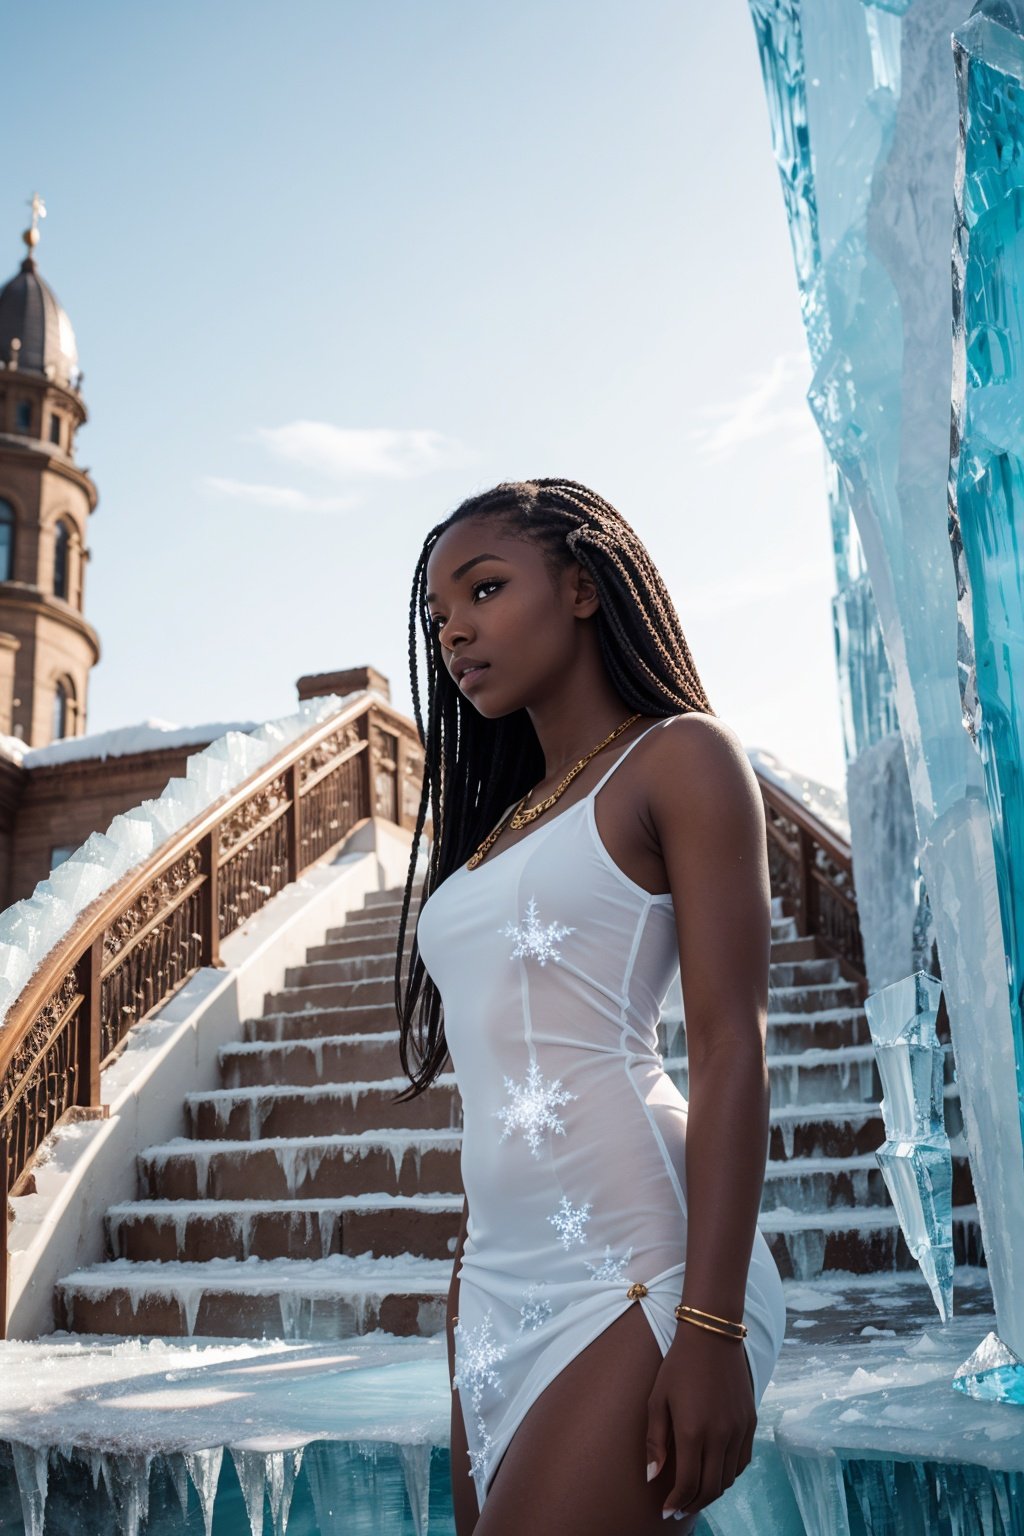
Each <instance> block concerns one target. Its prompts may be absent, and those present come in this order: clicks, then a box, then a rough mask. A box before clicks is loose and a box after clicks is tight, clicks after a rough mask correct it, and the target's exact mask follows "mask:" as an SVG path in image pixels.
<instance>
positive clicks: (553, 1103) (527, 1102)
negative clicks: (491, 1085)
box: [494, 1061, 576, 1157]
mask: <svg viewBox="0 0 1024 1536" xmlns="http://www.w3.org/2000/svg"><path fill="white" fill-rule="evenodd" d="M505 1090H506V1092H507V1093H508V1095H509V1099H510V1102H509V1103H508V1104H505V1105H504V1106H503V1107H502V1108H501V1109H496V1110H495V1111H494V1114H495V1115H497V1117H498V1118H499V1119H500V1120H503V1121H504V1122H505V1129H504V1130H503V1131H502V1133H501V1140H502V1141H505V1140H506V1139H507V1138H508V1137H509V1136H511V1135H512V1132H513V1131H516V1130H519V1131H522V1133H523V1135H524V1137H525V1138H526V1143H527V1145H528V1146H529V1148H530V1151H531V1152H532V1154H533V1156H534V1157H539V1156H540V1145H541V1140H542V1138H543V1133H544V1132H545V1131H554V1132H555V1134H556V1135H557V1136H564V1135H565V1124H564V1122H563V1121H562V1120H561V1119H560V1117H559V1116H558V1115H557V1114H556V1113H555V1110H556V1108H557V1106H558V1105H559V1104H566V1103H568V1101H569V1100H570V1099H574V1098H575V1097H576V1095H575V1094H574V1093H569V1092H568V1090H567V1089H565V1088H563V1087H562V1082H561V1079H560V1078H557V1077H556V1078H554V1079H552V1080H551V1081H548V1079H547V1078H545V1077H544V1075H543V1073H542V1072H541V1070H540V1067H539V1066H538V1065H537V1063H536V1062H535V1061H532V1062H531V1063H530V1067H529V1070H528V1072H527V1074H526V1076H525V1078H524V1079H523V1081H522V1082H521V1083H517V1082H516V1080H515V1079H514V1078H512V1077H506V1079H505Z"/></svg>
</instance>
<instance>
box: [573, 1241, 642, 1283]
mask: <svg viewBox="0 0 1024 1536" xmlns="http://www.w3.org/2000/svg"><path fill="white" fill-rule="evenodd" d="M632 1257H633V1249H632V1247H629V1248H627V1249H626V1251H625V1253H623V1254H620V1256H619V1257H618V1258H616V1257H615V1255H614V1254H613V1253H612V1250H611V1248H610V1247H609V1246H608V1245H607V1244H605V1250H604V1258H603V1259H602V1260H601V1262H600V1264H591V1263H590V1261H589V1260H588V1259H585V1260H584V1263H585V1264H586V1266H587V1268H588V1269H589V1270H590V1278H591V1280H625V1278H626V1270H627V1268H628V1266H629V1261H630V1259H631V1258H632Z"/></svg>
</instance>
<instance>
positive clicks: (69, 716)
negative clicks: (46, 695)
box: [53, 677, 75, 741]
mask: <svg viewBox="0 0 1024 1536" xmlns="http://www.w3.org/2000/svg"><path fill="white" fill-rule="evenodd" d="M74 697H75V693H74V688H73V687H72V685H71V683H70V681H69V680H68V679H67V678H66V677H59V678H58V679H57V682H56V684H55V685H54V690H53V740H54V741H63V740H64V738H65V736H67V735H69V734H70V728H71V722H72V720H73V718H74V715H73V708H72V707H73V704H74Z"/></svg>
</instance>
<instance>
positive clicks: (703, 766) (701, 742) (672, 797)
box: [645, 710, 761, 822]
mask: <svg viewBox="0 0 1024 1536" xmlns="http://www.w3.org/2000/svg"><path fill="white" fill-rule="evenodd" d="M645 746H647V747H648V749H649V751H648V755H647V763H648V765H649V773H648V775H646V777H647V780H648V789H649V794H650V803H651V810H652V813H653V814H654V817H655V820H657V819H658V814H659V810H660V811H661V813H662V814H663V815H669V816H671V817H672V819H673V820H674V821H676V822H691V821H693V820H703V819H704V818H707V817H712V818H714V819H718V818H719V817H721V816H723V815H729V814H731V813H735V812H736V811H738V810H742V809H743V807H744V806H747V807H749V806H751V805H752V804H753V803H755V802H756V805H757V807H758V808H759V809H760V807H761V792H760V789H759V787H758V783H757V775H756V774H755V773H754V770H753V768H752V766H751V763H750V758H749V756H748V755H747V750H746V748H745V747H744V745H743V743H742V741H741V740H740V738H739V736H738V734H737V733H736V731H735V730H734V729H733V727H732V726H731V725H729V724H728V723H727V722H726V721H724V720H722V719H720V718H719V716H718V715H709V714H705V713H703V712H702V711H699V710H692V711H690V712H689V713H687V714H682V715H672V716H670V717H668V719H666V721H665V723H664V729H662V730H654V731H651V732H650V734H649V738H648V741H647V742H645Z"/></svg>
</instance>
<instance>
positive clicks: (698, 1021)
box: [650, 715, 771, 1512]
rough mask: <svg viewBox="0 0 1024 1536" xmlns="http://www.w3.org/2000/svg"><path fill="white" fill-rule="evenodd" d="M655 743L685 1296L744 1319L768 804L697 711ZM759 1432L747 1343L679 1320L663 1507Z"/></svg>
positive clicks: (760, 1131)
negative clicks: (672, 923) (682, 1166)
mask: <svg viewBox="0 0 1024 1536" xmlns="http://www.w3.org/2000/svg"><path fill="white" fill-rule="evenodd" d="M657 735H658V736H659V737H660V738H661V741H660V742H659V747H660V748H661V752H660V753H659V756H658V761H657V763H656V765H655V767H654V770H653V772H652V785H651V792H650V808H651V817H652V820H653V822H654V825H655V828H656V830H657V833H658V837H659V840H660V844H661V848H662V853H663V856H664V859H665V866H666V870H667V873H668V878H669V884H670V886H671V888H672V895H673V905H674V908H675V912H676V923H677V930H678V938H679V964H680V973H681V981H682V988H683V1007H684V1016H685V1020H686V1050H687V1063H688V1084H687V1091H688V1097H689V1114H688V1117H687V1132H686V1201H687V1236H686V1270H685V1276H684V1283H683V1294H682V1300H683V1301H684V1302H686V1303H688V1304H689V1305H690V1306H693V1307H697V1308H699V1309H701V1310H702V1311H705V1312H712V1313H714V1314H715V1315H716V1316H718V1317H726V1318H729V1319H732V1320H734V1321H739V1320H740V1319H741V1318H742V1315H743V1308H744V1304H745V1299H746V1285H747V1274H748V1270H749V1267H750V1255H751V1252H752V1249H753V1244H754V1236H755V1232H756V1227H757V1217H758V1212H759V1209H760V1204H761V1193H762V1187H763V1184H764V1173H765V1164H766V1161H767V1155H768V1130H769V1109H770V1092H769V1082H768V1069H767V1065H766V1062H765V1037H766V1028H767V1013H768V977H769V966H770V961H771V888H770V882H769V875H768V852H767V840H766V833H765V820H764V804H763V801H762V799H761V792H760V789H759V787H758V783H757V778H756V776H755V774H754V771H753V769H752V768H751V766H750V762H749V759H748V758H747V755H746V752H745V750H744V748H743V746H742V744H741V743H740V742H739V740H738V738H737V737H736V736H735V734H734V733H733V732H732V731H731V730H730V728H729V727H728V726H725V725H723V723H722V722H721V721H720V720H718V719H717V718H715V717H713V716H707V715H687V716H684V717H682V718H681V719H680V720H679V721H677V722H675V723H674V724H673V725H672V726H671V727H670V729H668V730H666V731H659V732H658V733H657ZM669 1420H671V1423H669ZM756 1423H757V1412H756V1407H755V1404H754V1398H753V1391H752V1388H751V1383H750V1377H749V1373H748V1367H747V1361H746V1351H745V1348H744V1345H743V1344H742V1343H741V1342H739V1341H738V1340H736V1339H733V1338H726V1337H724V1336H723V1335H721V1334H719V1333H713V1332H711V1331H709V1330H707V1329H704V1328H698V1327H696V1326H695V1325H694V1324H692V1323H688V1322H679V1323H677V1325H676V1333H675V1337H674V1339H673V1342H672V1344H671V1346H670V1348H669V1352H668V1355H667V1356H666V1358H665V1361H664V1362H663V1366H662V1369H661V1371H660V1372H659V1376H658V1381H657V1383H656V1386H655V1391H654V1393H653V1394H652V1400H651V1429H650V1433H651V1439H652V1442H653V1444H652V1445H651V1447H650V1456H651V1459H653V1460H654V1461H655V1462H656V1463H657V1468H658V1470H660V1467H661V1465H662V1464H663V1462H664V1458H665V1452H666V1442H667V1440H668V1438H669V1435H671V1437H672V1440H673V1441H674V1443H675V1448H676V1479H675V1485H674V1487H673V1489H672V1492H671V1493H670V1494H669V1497H668V1499H667V1500H666V1507H667V1508H681V1509H686V1510H689V1511H691V1512H692V1511H693V1510H695V1509H700V1508H703V1507H704V1506H705V1505H706V1504H710V1503H712V1502H713V1501H714V1500H715V1499H716V1498H718V1497H719V1496H720V1494H721V1493H723V1492H724V1491H725V1489H726V1488H727V1487H728V1486H729V1485H730V1484H731V1483H732V1482H733V1481H734V1480H735V1478H736V1477H737V1476H738V1475H739V1473H740V1472H742V1470H743V1468H744V1467H745V1466H746V1465H747V1463H748V1462H749V1460H750V1455H751V1451H752V1448H753V1437H754V1429H755V1426H756ZM653 1475H656V1473H655V1474H653Z"/></svg>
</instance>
